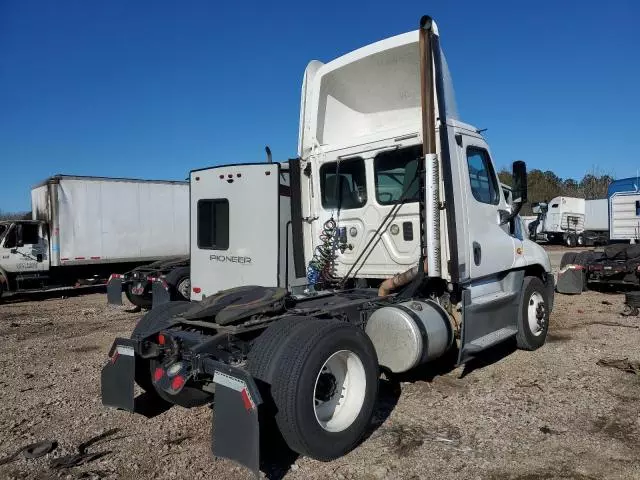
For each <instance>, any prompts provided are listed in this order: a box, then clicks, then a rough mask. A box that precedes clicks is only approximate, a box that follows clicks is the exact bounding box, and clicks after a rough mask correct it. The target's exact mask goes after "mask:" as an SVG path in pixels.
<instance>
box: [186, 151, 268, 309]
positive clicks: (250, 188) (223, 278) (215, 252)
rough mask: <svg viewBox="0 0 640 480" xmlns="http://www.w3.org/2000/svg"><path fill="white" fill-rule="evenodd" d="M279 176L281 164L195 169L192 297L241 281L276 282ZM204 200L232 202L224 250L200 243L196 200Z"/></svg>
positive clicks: (192, 202) (192, 224) (237, 283)
mask: <svg viewBox="0 0 640 480" xmlns="http://www.w3.org/2000/svg"><path fill="white" fill-rule="evenodd" d="M267 172H268V173H269V175H267V174H266V173H267ZM229 175H231V177H229ZM238 175H239V176H238ZM221 176H222V178H221ZM278 177H279V175H278V164H277V163H271V164H267V163H263V164H253V165H252V164H247V165H226V166H220V167H213V168H210V169H206V170H198V171H193V172H191V300H202V298H203V296H211V295H214V294H215V293H217V292H219V291H221V290H225V289H229V288H233V287H239V286H243V285H261V286H267V287H273V286H277V285H278V267H279V266H278V247H279V242H278V238H279V222H278V205H279V201H280V195H279V182H280V180H279V178H278ZM228 180H233V181H232V182H229V181H228ZM203 199H210V200H217V199H226V200H228V202H229V226H228V228H229V245H228V248H226V249H209V248H199V246H198V202H199V201H200V200H203Z"/></svg>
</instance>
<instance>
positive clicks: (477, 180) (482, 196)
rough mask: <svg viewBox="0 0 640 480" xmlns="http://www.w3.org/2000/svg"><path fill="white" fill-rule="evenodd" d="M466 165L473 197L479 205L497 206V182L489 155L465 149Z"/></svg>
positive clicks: (472, 148) (479, 150)
mask: <svg viewBox="0 0 640 480" xmlns="http://www.w3.org/2000/svg"><path fill="white" fill-rule="evenodd" d="M467 165H468V166H469V182H470V183H471V192H472V193H473V197H474V198H475V199H476V200H477V201H479V202H481V203H488V204H491V205H497V204H498V203H499V201H500V198H499V193H498V192H499V189H498V181H497V180H496V174H495V172H494V171H493V166H492V165H491V160H490V158H489V153H488V152H487V151H486V150H484V149H482V148H477V147H469V148H467Z"/></svg>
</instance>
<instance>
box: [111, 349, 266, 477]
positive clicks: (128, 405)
mask: <svg viewBox="0 0 640 480" xmlns="http://www.w3.org/2000/svg"><path fill="white" fill-rule="evenodd" d="M142 347H143V342H142V341H140V340H134V339H127V338H117V339H116V340H115V341H114V343H113V345H112V347H111V350H110V351H109V356H110V360H109V362H108V363H107V365H105V367H104V368H103V369H102V374H101V394H102V403H103V405H105V406H107V407H113V408H117V409H121V410H126V411H128V412H134V413H142V411H143V410H144V405H140V404H139V403H136V399H135V393H134V385H135V370H136V368H135V363H136V360H140V359H142V357H141V354H143V351H142ZM191 369H192V371H193V372H194V373H196V375H203V376H208V377H210V378H212V379H213V382H214V383H215V408H214V409H213V417H214V418H213V426H212V431H211V442H212V445H211V447H212V451H213V454H214V455H215V456H218V457H224V458H229V459H231V460H234V461H236V462H238V463H239V464H241V465H244V466H246V467H247V468H249V469H250V470H252V471H253V472H254V473H255V474H256V476H259V473H260V426H259V411H258V410H259V406H260V405H261V404H262V403H263V402H262V397H261V395H260V392H259V390H258V386H257V385H256V382H255V380H254V379H253V377H251V375H250V374H249V373H248V372H246V371H245V370H243V369H241V368H236V367H231V366H229V365H226V364H224V363H222V362H219V361H216V360H213V359H211V358H208V357H206V356H201V355H194V356H193V358H192V359H191ZM149 393H151V392H149Z"/></svg>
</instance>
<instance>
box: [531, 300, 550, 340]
mask: <svg viewBox="0 0 640 480" xmlns="http://www.w3.org/2000/svg"><path fill="white" fill-rule="evenodd" d="M545 316H546V308H545V305H544V298H542V295H541V294H540V293H539V292H533V293H532V294H531V297H529V306H528V307H527V317H528V320H529V330H530V331H531V333H532V334H533V335H534V336H536V337H537V336H538V335H541V334H542V332H543V330H544V327H545Z"/></svg>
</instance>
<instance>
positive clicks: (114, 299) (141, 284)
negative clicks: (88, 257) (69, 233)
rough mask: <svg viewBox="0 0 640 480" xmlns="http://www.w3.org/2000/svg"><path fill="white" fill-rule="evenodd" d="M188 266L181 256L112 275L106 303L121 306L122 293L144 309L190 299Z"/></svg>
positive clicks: (108, 284)
mask: <svg viewBox="0 0 640 480" xmlns="http://www.w3.org/2000/svg"><path fill="white" fill-rule="evenodd" d="M185 215H187V216H188V212H185ZM189 265H190V259H189V257H188V256H181V257H174V258H167V259H163V260H158V261H157V262H153V263H150V264H148V265H140V266H138V267H136V268H134V269H133V270H131V271H129V272H126V273H124V274H119V273H113V274H111V275H110V276H109V281H108V282H107V303H108V304H109V305H122V292H124V294H125V296H126V297H127V300H129V302H131V303H132V304H133V305H135V306H136V307H138V309H145V310H148V309H150V308H151V307H152V306H156V305H160V304H161V303H165V302H169V301H172V300H189V299H190V295H191V277H190V268H189Z"/></svg>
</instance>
